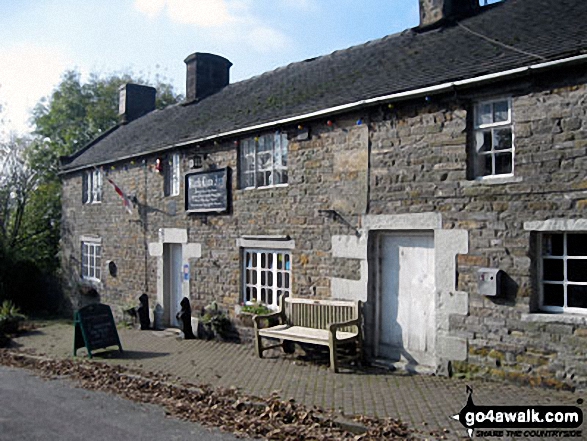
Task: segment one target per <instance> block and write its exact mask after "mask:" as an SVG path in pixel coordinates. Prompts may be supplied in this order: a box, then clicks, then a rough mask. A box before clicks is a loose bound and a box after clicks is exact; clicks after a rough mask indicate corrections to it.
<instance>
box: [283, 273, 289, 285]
mask: <svg viewBox="0 0 587 441" xmlns="http://www.w3.org/2000/svg"><path fill="white" fill-rule="evenodd" d="M283 287H284V288H285V289H289V274H288V273H285V283H284V285H283Z"/></svg>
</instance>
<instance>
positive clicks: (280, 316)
mask: <svg viewBox="0 0 587 441" xmlns="http://www.w3.org/2000/svg"><path fill="white" fill-rule="evenodd" d="M273 318H277V319H279V322H280V324H281V323H283V321H284V320H283V319H284V317H283V313H282V312H281V311H278V312H274V313H271V314H259V315H254V316H253V322H254V324H255V329H261V328H262V325H261V321H262V320H270V319H273Z"/></svg>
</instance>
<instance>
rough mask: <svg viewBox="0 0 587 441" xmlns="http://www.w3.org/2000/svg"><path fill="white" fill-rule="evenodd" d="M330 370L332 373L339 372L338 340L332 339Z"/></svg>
mask: <svg viewBox="0 0 587 441" xmlns="http://www.w3.org/2000/svg"><path fill="white" fill-rule="evenodd" d="M329 346H330V369H331V370H332V372H334V373H337V372H338V358H337V357H336V340H334V339H333V338H331V339H330V344H329Z"/></svg>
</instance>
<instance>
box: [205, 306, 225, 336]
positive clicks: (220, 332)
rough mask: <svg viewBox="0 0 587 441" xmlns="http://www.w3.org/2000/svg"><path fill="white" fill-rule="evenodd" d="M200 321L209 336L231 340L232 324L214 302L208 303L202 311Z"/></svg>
mask: <svg viewBox="0 0 587 441" xmlns="http://www.w3.org/2000/svg"><path fill="white" fill-rule="evenodd" d="M201 321H202V324H203V325H204V326H205V327H206V330H207V332H208V333H209V335H217V336H219V337H220V338H222V339H223V340H229V339H230V338H231V335H232V334H231V331H232V323H231V322H230V319H229V318H228V316H227V315H226V314H225V313H224V311H222V309H220V308H219V307H218V304H217V303H216V302H212V303H210V304H209V305H208V306H206V307H205V308H204V309H203V311H202V319H201Z"/></svg>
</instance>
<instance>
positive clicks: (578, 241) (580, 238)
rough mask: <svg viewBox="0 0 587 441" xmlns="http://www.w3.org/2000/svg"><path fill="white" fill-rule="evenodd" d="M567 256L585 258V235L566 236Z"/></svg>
mask: <svg viewBox="0 0 587 441" xmlns="http://www.w3.org/2000/svg"><path fill="white" fill-rule="evenodd" d="M567 255H569V256H586V257H587V234H569V235H567Z"/></svg>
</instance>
